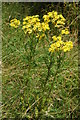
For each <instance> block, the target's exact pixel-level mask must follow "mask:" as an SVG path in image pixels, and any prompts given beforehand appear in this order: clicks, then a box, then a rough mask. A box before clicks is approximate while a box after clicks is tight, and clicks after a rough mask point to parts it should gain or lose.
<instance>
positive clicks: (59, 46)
mask: <svg viewBox="0 0 80 120" xmlns="http://www.w3.org/2000/svg"><path fill="white" fill-rule="evenodd" d="M52 39H53V43H52V44H51V45H50V48H49V52H51V53H53V52H55V51H59V50H63V51H64V52H67V51H70V50H71V49H72V48H73V43H72V42H71V41H67V42H63V41H62V40H61V36H58V37H56V36H53V37H52Z"/></svg>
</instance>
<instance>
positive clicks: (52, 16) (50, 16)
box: [43, 11, 65, 28]
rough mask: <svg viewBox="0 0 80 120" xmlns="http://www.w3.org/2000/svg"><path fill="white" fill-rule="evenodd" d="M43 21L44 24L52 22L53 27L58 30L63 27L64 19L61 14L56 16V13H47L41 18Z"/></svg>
mask: <svg viewBox="0 0 80 120" xmlns="http://www.w3.org/2000/svg"><path fill="white" fill-rule="evenodd" d="M43 19H44V22H46V23H49V22H52V23H53V24H54V25H55V27H58V28H59V27H62V26H63V25H65V18H64V17H63V16H62V15H61V14H60V15H58V13H57V12H56V11H52V12H48V13H47V15H44V16H43Z"/></svg>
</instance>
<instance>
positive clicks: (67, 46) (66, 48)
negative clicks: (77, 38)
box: [62, 41, 73, 52]
mask: <svg viewBox="0 0 80 120" xmlns="http://www.w3.org/2000/svg"><path fill="white" fill-rule="evenodd" d="M72 48H73V43H72V42H71V41H68V42H65V44H64V46H63V47H62V50H63V51H64V52H67V51H70V50H71V49H72Z"/></svg>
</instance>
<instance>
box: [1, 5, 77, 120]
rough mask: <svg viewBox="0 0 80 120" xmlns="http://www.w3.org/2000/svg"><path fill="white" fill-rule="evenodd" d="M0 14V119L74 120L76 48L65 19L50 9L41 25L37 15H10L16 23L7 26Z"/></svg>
mask: <svg viewBox="0 0 80 120" xmlns="http://www.w3.org/2000/svg"><path fill="white" fill-rule="evenodd" d="M11 5H12V4H11ZM3 7H4V8H5V6H3ZM21 9H22V8H21ZM21 9H20V10H21ZM27 10H28V9H27ZM3 13H4V12H3ZM17 14H18V13H17ZM3 15H4V16H5V13H4V14H3ZM52 15H53V16H55V17H54V18H55V19H53V17H52V18H51V16H52ZM4 16H3V118H8V119H9V118H15V119H22V118H26V119H33V120H35V119H40V120H44V119H53V118H74V117H78V116H79V115H78V114H79V112H78V110H79V108H78V105H79V103H78V94H77V90H78V79H79V78H78V48H77V45H76V44H74V47H73V43H74V41H75V37H74V34H70V32H69V30H68V28H67V27H66V25H65V18H66V17H65V18H64V17H63V16H62V15H60V14H58V13H57V12H55V11H53V12H48V14H46V15H44V16H43V18H42V19H41V22H40V18H39V16H38V15H37V16H36V15H33V16H28V15H27V17H26V18H24V17H23V18H24V19H23V22H22V18H21V19H19V18H18V17H16V15H14V17H13V18H17V19H14V20H13V21H11V22H8V23H7V22H5V18H4ZM6 16H7V15H6ZM60 17H61V18H60ZM7 18H8V17H7ZM46 18H48V19H46ZM59 18H60V20H58V19H59ZM19 20H21V22H19ZM26 20H27V21H26ZM42 20H43V21H42ZM35 21H36V22H35ZM51 22H52V23H51ZM11 23H13V24H11ZM15 23H16V24H15ZM17 23H18V25H19V27H18V25H17ZM19 23H21V24H19ZM54 23H55V24H54ZM36 24H37V25H36ZM58 24H59V25H58ZM67 24H68V23H67ZM10 25H11V26H13V27H16V25H17V28H11V27H10ZM57 25H58V26H57ZM22 29H23V30H22ZM6 30H7V31H6ZM75 31H76V29H75ZM24 33H25V34H24ZM71 41H72V42H71ZM63 43H64V44H63ZM54 46H55V50H53V49H54ZM72 48H73V49H72ZM61 49H62V50H61ZM71 49H72V50H71ZM70 50H71V51H70Z"/></svg>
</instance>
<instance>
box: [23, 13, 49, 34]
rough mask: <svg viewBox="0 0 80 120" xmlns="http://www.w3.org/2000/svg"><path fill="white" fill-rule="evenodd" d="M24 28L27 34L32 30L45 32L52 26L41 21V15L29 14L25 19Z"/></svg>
mask: <svg viewBox="0 0 80 120" xmlns="http://www.w3.org/2000/svg"><path fill="white" fill-rule="evenodd" d="M22 29H23V30H24V32H25V34H26V33H29V34H31V33H32V32H41V31H43V32H44V31H46V30H49V29H50V28H49V24H48V23H44V22H42V23H41V22H40V19H39V15H34V16H27V17H26V18H24V19H23V27H22Z"/></svg>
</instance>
